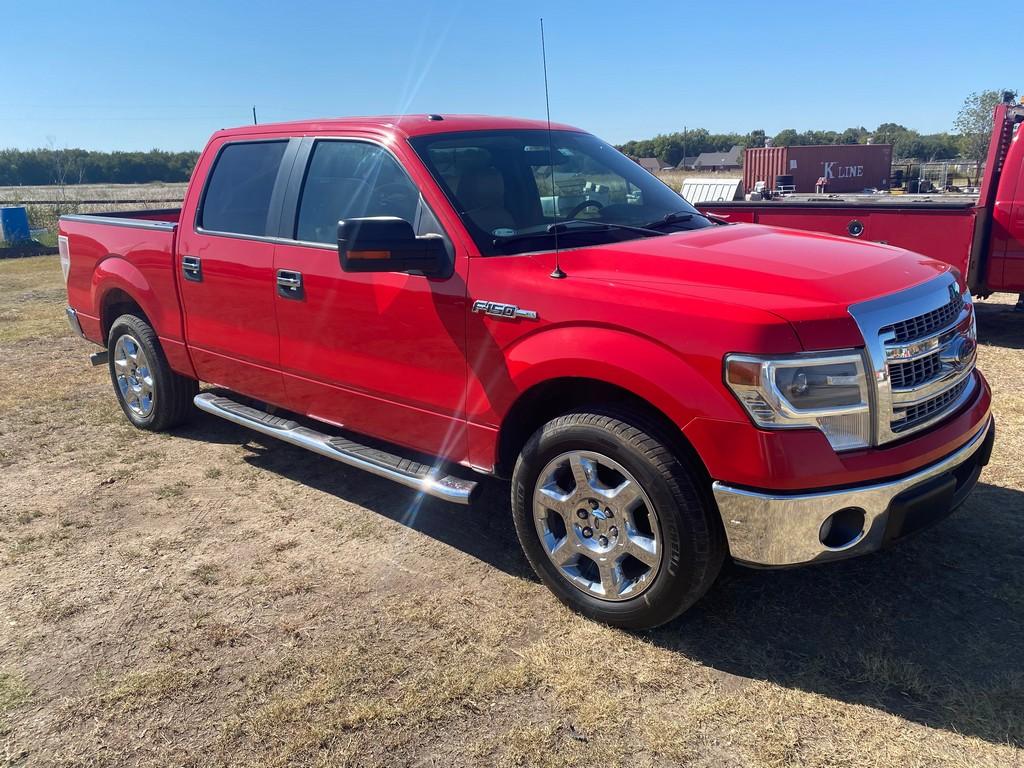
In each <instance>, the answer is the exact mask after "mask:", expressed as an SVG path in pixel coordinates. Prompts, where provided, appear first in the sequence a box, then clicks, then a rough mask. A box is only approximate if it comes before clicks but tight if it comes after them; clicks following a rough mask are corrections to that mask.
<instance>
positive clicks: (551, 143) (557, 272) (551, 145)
mask: <svg viewBox="0 0 1024 768" xmlns="http://www.w3.org/2000/svg"><path fill="white" fill-rule="evenodd" d="M540 55H541V60H542V61H543V62H544V109H545V110H546V111H547V115H548V162H549V167H550V168H551V215H552V218H554V217H555V215H556V212H555V203H557V202H558V195H557V194H556V193H555V140H554V134H553V133H552V132H551V100H550V99H549V98H548V50H547V46H546V45H545V44H544V19H541V20H540ZM555 223H556V224H557V223H558V222H555ZM554 234H555V268H554V269H553V270H552V271H551V275H550V277H551V278H552V279H553V280H561V279H562V278H564V277H565V272H563V271H562V268H561V266H559V264H558V229H557V228H556V229H555V232H554Z"/></svg>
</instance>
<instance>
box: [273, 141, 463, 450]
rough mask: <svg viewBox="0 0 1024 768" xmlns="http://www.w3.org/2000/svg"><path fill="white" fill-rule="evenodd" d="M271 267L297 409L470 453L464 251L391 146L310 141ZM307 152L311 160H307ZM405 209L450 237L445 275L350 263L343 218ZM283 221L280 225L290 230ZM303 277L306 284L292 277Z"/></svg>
mask: <svg viewBox="0 0 1024 768" xmlns="http://www.w3.org/2000/svg"><path fill="white" fill-rule="evenodd" d="M305 142H306V143H305V144H304V145H303V151H301V152H300V155H299V158H298V159H297V160H296V163H295V170H294V172H293V174H292V177H293V178H292V184H291V185H290V190H289V193H288V199H289V200H290V199H292V198H294V202H292V203H291V204H288V203H286V217H287V215H288V213H287V212H288V211H290V212H291V216H292V220H291V224H290V226H291V229H290V232H288V236H289V237H290V238H291V239H292V240H294V242H293V243H280V244H279V245H278V247H277V251H276V257H275V262H274V265H275V267H276V269H277V273H278V278H279V281H284V282H279V287H278V296H277V317H278V323H279V326H280V333H281V369H282V372H283V375H284V381H285V389H286V393H287V395H288V398H289V407H290V408H292V409H294V410H298V411H300V412H302V413H305V414H308V415H310V416H313V417H316V418H319V419H322V420H324V421H328V422H331V423H335V424H340V425H342V426H345V427H348V428H350V429H352V430H355V431H357V432H361V433H364V434H368V435H372V436H375V437H379V438H381V439H384V440H388V441H390V442H394V443H398V444H401V445H405V446H407V447H410V448H414V449H417V450H421V451H425V452H428V453H431V454H435V455H443V456H446V457H448V458H453V459H455V460H461V459H462V458H464V456H465V424H464V421H462V418H463V401H464V397H465V388H466V360H465V333H466V283H465V273H466V261H467V258H466V255H465V254H462V255H461V256H460V257H459V258H457V259H456V258H455V256H456V254H455V250H454V248H453V247H452V246H451V243H450V241H448V238H447V236H446V234H445V232H444V231H443V230H442V228H441V226H440V224H439V223H438V221H437V219H436V218H435V217H434V215H433V213H432V211H431V210H430V208H429V207H428V206H427V204H426V203H425V201H424V200H423V198H422V196H421V194H420V190H419V188H418V187H417V186H416V184H415V183H414V182H413V181H412V179H411V178H410V176H409V174H408V173H407V172H406V170H405V169H404V168H403V167H402V165H401V164H400V163H399V162H398V160H397V159H396V157H395V156H394V155H392V154H391V152H390V151H389V150H387V149H385V148H384V147H382V146H380V145H379V144H376V143H372V142H370V141H360V140H356V139H332V138H323V139H316V140H313V139H306V140H305ZM307 156H308V159H307ZM364 216H397V217H399V218H402V219H405V220H407V221H409V222H410V223H411V224H412V225H413V228H414V229H415V230H416V232H417V234H420V235H422V234H427V233H434V234H440V235H442V236H443V237H445V239H446V242H448V250H449V256H450V258H452V259H453V260H454V261H453V269H452V274H450V275H449V276H447V277H426V276H424V275H421V274H407V273H401V272H384V273H346V272H343V271H342V269H341V264H340V261H339V258H338V249H337V230H338V221H339V220H340V219H347V218H357V217H364ZM284 234H285V227H284V226H283V227H282V235H284ZM289 281H291V282H292V283H294V282H295V281H298V282H299V284H300V287H297V288H294V289H293V288H290V287H288V283H289Z"/></svg>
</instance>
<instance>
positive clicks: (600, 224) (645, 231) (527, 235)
mask: <svg viewBox="0 0 1024 768" xmlns="http://www.w3.org/2000/svg"><path fill="white" fill-rule="evenodd" d="M571 224H582V225H583V226H570V225H571ZM615 229H622V230H625V231H627V232H637V233H639V234H642V235H644V236H645V237H657V236H660V235H664V234H666V233H665V232H658V231H657V230H654V229H650V228H648V227H635V226H633V225H632V224H613V223H611V222H608V221H587V220H585V219H569V220H568V221H559V222H556V223H554V224H549V225H548V226H547V228H546V229H544V230H541V231H539V232H517V233H516V234H514V235H504V236H501V237H496V238H494V244H495V245H504V244H505V243H513V242H516V241H517V240H530V239H533V238H537V237H554V236H555V235H569V234H575V233H577V232H579V233H584V234H585V233H589V232H609V231H611V230H615Z"/></svg>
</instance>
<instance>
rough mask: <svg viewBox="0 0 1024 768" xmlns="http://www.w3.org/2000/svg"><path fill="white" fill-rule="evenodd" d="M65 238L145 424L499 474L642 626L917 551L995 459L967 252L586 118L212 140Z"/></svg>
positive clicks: (552, 554)
mask: <svg viewBox="0 0 1024 768" xmlns="http://www.w3.org/2000/svg"><path fill="white" fill-rule="evenodd" d="M60 250H61V259H62V266H63V268H64V270H65V275H66V279H67V289H68V304H69V307H68V310H67V312H68V318H69V320H70V323H71V325H72V327H73V328H74V329H75V330H77V331H79V332H80V333H81V335H82V336H84V337H85V338H86V339H88V340H90V341H92V342H95V343H97V344H99V345H101V346H103V347H104V348H105V351H102V352H97V353H96V354H95V355H94V356H93V357H94V362H102V361H105V362H106V363H107V365H108V367H109V372H110V377H111V380H112V382H113V385H114V391H115V394H116V396H117V398H118V401H119V402H120V405H121V408H122V409H123V410H124V413H125V415H126V416H127V418H128V419H129V420H130V421H131V422H132V423H133V424H135V425H136V426H138V427H140V428H143V429H151V430H163V429H168V428H171V427H173V426H174V425H176V424H178V423H180V422H181V421H182V420H183V419H185V418H186V417H187V416H188V414H189V412H190V410H192V408H193V405H194V406H195V407H198V408H199V409H200V410H203V411H206V412H207V413H211V414H214V415H216V416H219V417H221V418H224V419H227V420H229V421H232V422H234V423H236V424H241V425H244V426H246V427H248V428H251V429H253V430H256V431H257V432H260V433H262V434H264V435H269V436H272V437H275V438H277V439H279V440H283V441H285V442H288V443H291V444H294V445H297V446H301V447H303V448H306V449H309V450H311V451H314V452H316V453H318V454H321V455H324V456H327V457H329V458H332V459H335V460H337V461H340V462H342V463H344V464H347V465H351V466H355V467H359V468H361V469H364V470H367V471H369V472H372V473H374V474H376V475H379V476H382V477H386V478H389V479H391V480H394V481H396V482H399V483H402V484H404V485H406V486H409V487H411V488H413V489H415V490H416V491H418V492H420V493H423V494H429V495H431V496H436V497H440V498H442V499H448V500H450V501H455V502H458V503H463V504H467V503H470V501H471V499H472V498H473V495H474V490H475V489H476V487H477V484H476V482H475V481H474V480H472V479H470V478H471V477H472V473H474V472H475V473H482V474H484V475H496V476H499V477H505V478H511V481H512V482H511V503H512V510H513V517H514V520H515V525H516V528H517V531H518V534H519V538H520V541H521V542H522V546H523V549H524V551H525V553H526V556H527V558H528V559H529V561H530V563H531V564H532V565H533V567H534V568H535V569H536V571H537V573H538V575H539V576H540V578H541V579H542V580H543V581H544V582H545V583H546V584H547V585H548V586H549V587H550V588H551V589H552V591H553V592H554V593H555V594H556V595H557V596H558V597H559V598H560V599H561V600H562V601H564V602H565V603H567V604H568V605H570V606H572V607H573V608H575V609H576V610H579V611H581V612H582V613H584V614H586V615H588V616H591V617H594V618H597V619H599V620H601V621H605V622H608V623H611V624H616V625H619V626H623V627H629V628H643V627H652V626H656V625H658V624H661V623H663V622H666V621H668V620H670V619H671V618H673V617H674V616H676V615H678V614H679V613H681V612H682V611H683V610H685V609H686V608H687V607H688V606H690V605H691V604H692V603H693V602H694V601H696V600H697V599H698V598H699V597H700V596H701V595H702V594H703V593H704V592H705V591H706V590H707V589H708V588H709V587H710V585H711V584H712V582H713V581H714V579H715V577H716V575H717V574H718V572H719V570H720V567H721V565H722V563H723V560H724V559H725V558H726V557H731V558H733V559H734V560H736V561H738V562H741V563H745V564H749V565H756V566H789V565H797V564H802V563H812V562H821V561H827V560H836V559H840V558H845V557H850V556H854V555H859V554H862V553H867V552H872V551H875V550H878V549H880V548H882V547H884V546H887V545H888V544H890V543H893V542H895V541H898V540H900V539H902V538H904V537H905V536H908V535H910V534H911V533H913V532H915V531H917V530H920V529H921V528H923V527H925V526H927V525H929V524H930V523H932V522H934V521H936V520H939V519H941V518H942V517H943V516H945V515H946V514H948V513H949V512H950V511H951V510H952V509H954V508H955V507H956V506H957V505H959V504H960V502H962V501H963V500H964V498H965V497H966V495H967V494H968V493H969V492H970V490H971V489H972V488H973V486H974V484H975V483H976V481H977V479H978V475H979V473H980V472H981V468H982V466H984V465H985V464H986V463H987V461H988V459H989V456H990V454H991V450H992V444H993V439H994V425H993V421H992V417H991V413H990V399H991V394H990V390H989V387H988V385H987V383H986V382H985V379H984V378H983V377H982V375H981V373H980V372H979V371H977V370H976V369H975V347H976V341H975V339H976V331H975V318H974V309H973V305H972V301H971V295H970V292H969V291H968V290H967V289H966V287H965V286H964V284H963V280H962V279H961V276H960V275H958V274H957V273H956V271H955V270H954V269H952V268H951V267H950V266H948V265H947V264H943V263H940V262H937V261H934V260H932V259H929V258H926V257H924V256H920V255H917V254H914V253H909V252H907V251H904V250H901V249H899V248H894V247H890V246H885V245H878V244H872V243H864V242H856V241H851V240H849V239H846V238H841V237H832V236H826V235H819V234H811V233H807V232H795V231H789V230H785V229H777V228H773V227H764V226H757V225H752V224H729V223H726V222H724V221H722V220H721V219H718V218H715V217H709V216H705V215H703V214H701V213H699V212H698V211H697V210H696V209H694V208H693V207H692V206H690V205H689V204H688V203H687V202H686V201H685V200H683V199H682V198H681V197H679V196H678V195H677V194H676V193H675V192H673V191H672V190H670V189H669V188H668V187H666V186H665V185H664V184H662V183H661V182H659V181H658V180H657V179H655V178H654V177H653V176H650V175H649V174H648V173H647V172H646V171H644V170H643V169H641V168H640V167H639V166H638V165H636V164H635V163H633V162H632V161H630V160H629V159H627V158H626V157H625V156H623V155H621V154H620V153H619V152H617V151H616V150H615V149H614V148H613V147H611V146H610V145H608V144H607V143H605V142H602V141H601V140H599V139H597V138H595V137H594V136H592V135H590V134H588V133H585V132H582V131H579V130H577V129H574V128H571V127H568V126H553V127H550V128H549V127H548V126H547V125H546V124H544V123H538V122H533V121H528V120H517V119H507V118H491V117H460V116H449V115H445V116H441V115H423V116H403V117H383V118H375V119H369V118H366V119H339V120H323V121H311V122H298V123H289V124H278V125H261V126H250V127H245V128H237V129H232V130H226V131H221V132H218V133H216V134H215V135H214V136H213V138H212V139H211V140H210V143H209V144H208V146H207V147H206V149H205V151H204V152H203V154H202V155H201V157H200V159H199V162H198V165H197V167H196V169H195V172H194V173H193V176H192V181H191V184H190V185H189V188H188V191H187V193H186V195H185V199H184V203H183V206H182V208H181V210H172V211H151V212H142V213H121V214H106V215H79V216H65V217H63V218H62V219H61V222H60ZM200 381H203V382H207V383H208V384H209V385H212V386H211V387H208V388H206V389H204V390H203V391H200V387H199V382H200Z"/></svg>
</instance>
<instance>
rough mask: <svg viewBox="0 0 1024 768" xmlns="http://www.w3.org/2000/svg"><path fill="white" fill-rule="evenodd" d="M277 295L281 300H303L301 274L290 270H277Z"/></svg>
mask: <svg viewBox="0 0 1024 768" xmlns="http://www.w3.org/2000/svg"><path fill="white" fill-rule="evenodd" d="M277 295H278V296H280V297H281V298H283V299H302V298H305V291H304V290H303V288H302V273H301V272H295V271H294V270H291V269H279V270H277Z"/></svg>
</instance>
